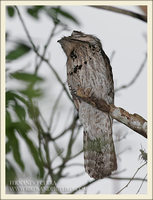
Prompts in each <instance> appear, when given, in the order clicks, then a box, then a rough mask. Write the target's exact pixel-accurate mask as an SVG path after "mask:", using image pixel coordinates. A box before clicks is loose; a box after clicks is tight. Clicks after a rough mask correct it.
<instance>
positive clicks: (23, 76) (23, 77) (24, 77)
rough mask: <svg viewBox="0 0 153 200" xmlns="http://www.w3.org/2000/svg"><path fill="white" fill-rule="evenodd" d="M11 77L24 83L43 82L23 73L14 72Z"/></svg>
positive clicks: (32, 75)
mask: <svg viewBox="0 0 153 200" xmlns="http://www.w3.org/2000/svg"><path fill="white" fill-rule="evenodd" d="M11 77H13V78H15V79H17V80H20V81H25V82H33V83H35V82H37V81H39V82H40V81H43V78H41V77H39V76H37V75H35V74H30V73H25V72H15V73H12V74H11Z"/></svg>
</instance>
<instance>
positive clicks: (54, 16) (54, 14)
mask: <svg viewBox="0 0 153 200" xmlns="http://www.w3.org/2000/svg"><path fill="white" fill-rule="evenodd" d="M45 11H46V13H47V15H48V16H49V17H51V18H52V20H53V22H54V24H59V22H60V20H59V19H58V18H57V12H56V10H55V9H53V8H49V9H48V8H46V9H45Z"/></svg>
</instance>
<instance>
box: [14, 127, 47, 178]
mask: <svg viewBox="0 0 153 200" xmlns="http://www.w3.org/2000/svg"><path fill="white" fill-rule="evenodd" d="M18 132H19V134H20V135H21V136H22V137H23V139H24V141H25V142H26V144H27V146H28V148H29V150H30V152H31V155H32V156H33V159H34V161H35V163H36V165H37V167H38V168H39V172H40V177H43V175H44V168H43V163H42V162H41V159H40V156H39V152H38V149H37V148H36V146H35V145H34V143H33V142H32V140H31V139H30V138H29V137H28V136H27V134H26V133H25V132H24V131H23V130H22V127H21V126H20V128H19V129H18Z"/></svg>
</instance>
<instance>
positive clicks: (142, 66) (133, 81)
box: [115, 54, 147, 92]
mask: <svg viewBox="0 0 153 200" xmlns="http://www.w3.org/2000/svg"><path fill="white" fill-rule="evenodd" d="M146 60H147V54H146V55H145V58H144V61H143V62H142V64H141V65H140V68H139V69H138V71H137V73H136V74H135V75H134V77H133V78H132V80H131V81H130V82H129V83H128V84H126V85H122V86H120V87H119V88H117V89H115V92H118V91H119V90H122V89H126V88H128V87H130V86H131V85H132V84H133V83H135V81H136V80H137V78H138V77H139V75H140V74H141V72H142V70H143V68H144V66H145V64H146Z"/></svg>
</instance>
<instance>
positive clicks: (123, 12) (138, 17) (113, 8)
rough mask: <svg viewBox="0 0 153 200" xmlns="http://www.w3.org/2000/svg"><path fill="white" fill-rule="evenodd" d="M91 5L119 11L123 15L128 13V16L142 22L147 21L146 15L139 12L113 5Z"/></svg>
mask: <svg viewBox="0 0 153 200" xmlns="http://www.w3.org/2000/svg"><path fill="white" fill-rule="evenodd" d="M91 7H94V8H98V9H103V10H108V11H112V12H116V13H120V14H123V15H128V16H130V17H134V18H136V19H139V20H142V21H143V22H147V16H145V15H141V14H138V13H135V12H132V11H129V10H125V9H121V8H117V7H114V6H95V5H93V6H91Z"/></svg>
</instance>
